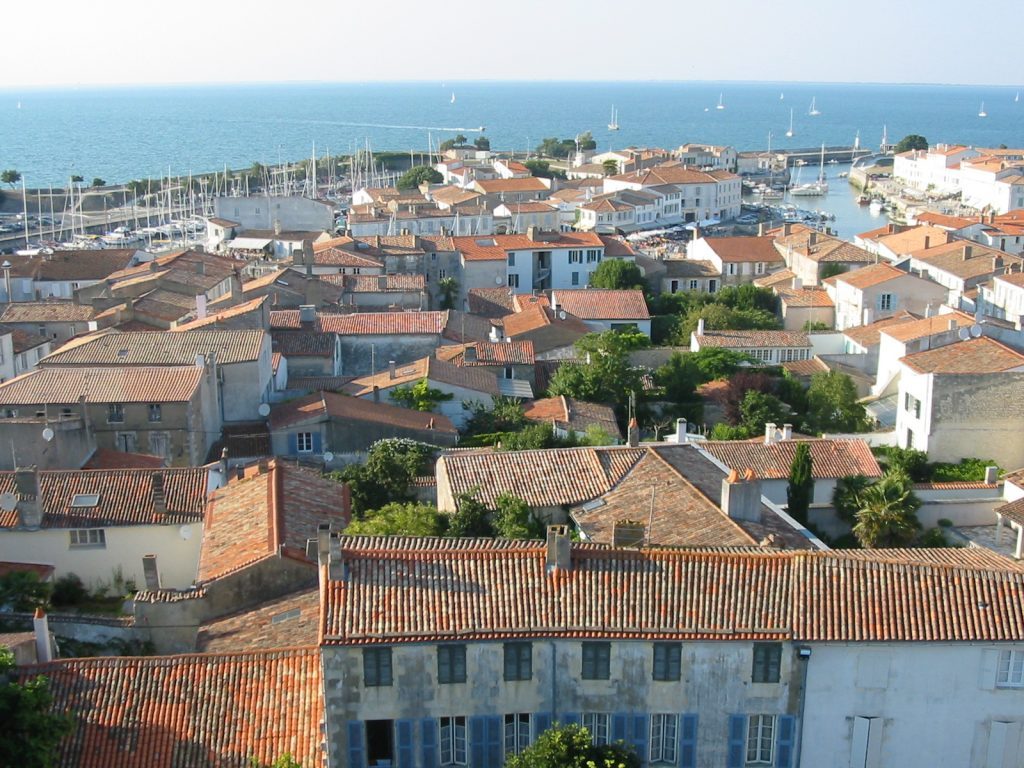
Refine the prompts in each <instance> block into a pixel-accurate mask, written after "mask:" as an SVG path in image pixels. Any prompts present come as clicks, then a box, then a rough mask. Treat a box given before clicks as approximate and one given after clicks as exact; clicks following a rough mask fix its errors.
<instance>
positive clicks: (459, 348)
mask: <svg viewBox="0 0 1024 768" xmlns="http://www.w3.org/2000/svg"><path fill="white" fill-rule="evenodd" d="M467 348H468V349H471V350H473V352H474V353H475V354H472V355H471V357H472V359H470V360H467V359H466V350H467ZM435 354H436V355H437V357H438V358H439V359H441V360H447V361H448V362H449V363H454V364H455V365H458V366H492V365H533V364H534V363H535V362H536V358H535V357H534V354H533V342H532V341H528V340H527V341H515V340H512V339H509V340H508V341H498V342H493V341H477V342H473V343H472V344H450V345H447V346H444V347H438V348H437V352H436V353H435Z"/></svg>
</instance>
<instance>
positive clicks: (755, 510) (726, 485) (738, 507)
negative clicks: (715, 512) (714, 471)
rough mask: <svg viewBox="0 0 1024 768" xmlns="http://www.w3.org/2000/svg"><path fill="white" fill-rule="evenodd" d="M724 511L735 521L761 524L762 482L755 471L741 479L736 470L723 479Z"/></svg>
mask: <svg viewBox="0 0 1024 768" xmlns="http://www.w3.org/2000/svg"><path fill="white" fill-rule="evenodd" d="M722 511H723V512H725V514H727V515H728V516H729V517H731V518H732V519H733V520H746V521H748V522H752V523H759V522H761V482H760V481H759V480H758V479H757V478H756V477H755V476H754V472H753V470H750V469H747V470H746V471H745V472H744V475H743V477H740V474H739V473H738V472H737V471H736V470H735V469H734V470H732V471H731V472H729V474H728V476H727V477H724V478H722Z"/></svg>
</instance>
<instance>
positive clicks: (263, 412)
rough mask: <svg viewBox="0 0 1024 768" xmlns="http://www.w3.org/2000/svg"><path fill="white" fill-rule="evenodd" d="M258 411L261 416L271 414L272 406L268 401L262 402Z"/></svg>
mask: <svg viewBox="0 0 1024 768" xmlns="http://www.w3.org/2000/svg"><path fill="white" fill-rule="evenodd" d="M256 413H258V414H259V415H260V416H267V415H269V414H270V406H269V405H268V404H267V403H260V407H259V408H257V409H256Z"/></svg>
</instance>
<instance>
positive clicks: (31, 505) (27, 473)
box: [14, 465, 43, 531]
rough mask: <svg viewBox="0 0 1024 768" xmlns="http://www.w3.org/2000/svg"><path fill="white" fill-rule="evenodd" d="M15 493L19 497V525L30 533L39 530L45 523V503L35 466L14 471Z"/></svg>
mask: <svg viewBox="0 0 1024 768" xmlns="http://www.w3.org/2000/svg"><path fill="white" fill-rule="evenodd" d="M14 492H15V494H16V495H17V510H18V525H19V526H21V527H22V528H27V529H28V530H30V531H36V530H39V526H40V525H42V523H43V501H42V499H41V498H40V493H39V475H38V473H37V472H36V468H35V466H34V465H33V466H31V467H25V468H18V469H15V470H14Z"/></svg>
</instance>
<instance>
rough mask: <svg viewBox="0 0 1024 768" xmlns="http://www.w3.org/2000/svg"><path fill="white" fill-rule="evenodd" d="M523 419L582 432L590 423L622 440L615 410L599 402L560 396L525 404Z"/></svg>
mask: <svg viewBox="0 0 1024 768" xmlns="http://www.w3.org/2000/svg"><path fill="white" fill-rule="evenodd" d="M523 418H524V419H527V420H529V421H536V422H540V423H544V424H551V423H554V424H555V426H557V427H559V428H560V429H565V430H572V431H573V432H577V433H579V434H583V433H584V432H586V431H587V428H588V427H590V426H596V427H599V428H600V429H602V430H603V431H604V432H605V433H606V434H607V435H608V436H609V437H611V438H612V439H613V440H621V439H622V430H620V429H619V424H618V421H617V420H616V419H615V410H614V409H613V408H612V407H611V406H608V405H603V404H601V403H588V402H586V401H584V400H574V399H573V398H571V397H565V396H564V395H559V396H558V397H547V398H543V399H541V400H533V401H531V402H528V403H526V404H524V406H523Z"/></svg>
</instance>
